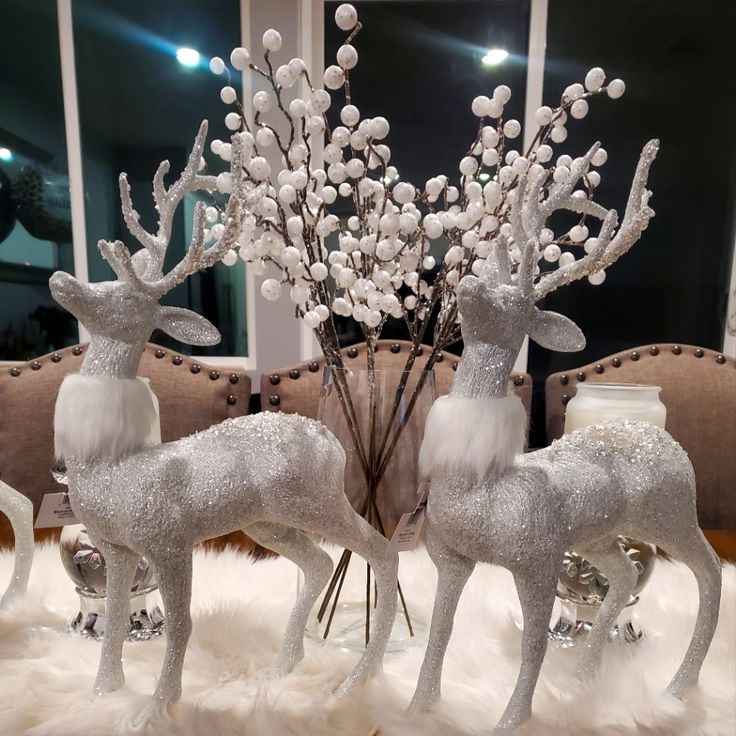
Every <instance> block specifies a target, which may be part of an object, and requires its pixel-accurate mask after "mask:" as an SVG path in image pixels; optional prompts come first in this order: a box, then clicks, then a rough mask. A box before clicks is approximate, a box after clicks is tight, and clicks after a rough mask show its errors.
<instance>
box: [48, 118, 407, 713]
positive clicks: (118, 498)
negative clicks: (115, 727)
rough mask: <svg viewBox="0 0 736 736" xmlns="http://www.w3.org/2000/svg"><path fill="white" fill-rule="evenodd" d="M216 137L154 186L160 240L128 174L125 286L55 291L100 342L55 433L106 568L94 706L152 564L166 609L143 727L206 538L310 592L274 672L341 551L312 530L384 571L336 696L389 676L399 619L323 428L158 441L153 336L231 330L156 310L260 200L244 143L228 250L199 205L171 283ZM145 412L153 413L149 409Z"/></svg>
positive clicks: (294, 419) (166, 675)
mask: <svg viewBox="0 0 736 736" xmlns="http://www.w3.org/2000/svg"><path fill="white" fill-rule="evenodd" d="M205 133H206V123H203V125H202V127H201V128H200V132H199V134H198V136H197V139H196V141H195V145H194V148H193V151H192V154H191V156H190V158H189V163H188V164H187V168H186V169H185V171H184V172H183V174H182V176H181V178H180V179H179V180H178V181H177V182H175V183H174V184H172V185H171V186H170V187H168V188H166V187H164V185H163V174H164V173H166V171H167V170H168V164H167V163H166V162H164V164H162V165H161V166H160V167H159V170H158V172H157V175H156V178H155V179H154V198H155V200H156V203H157V207H158V211H159V217H160V220H159V231H158V233H157V234H156V235H155V236H154V235H152V234H149V233H146V232H145V231H143V230H142V228H141V227H140V225H139V224H138V221H137V214H136V213H135V210H133V209H132V203H131V202H130V192H129V190H128V187H127V181H126V180H125V176H124V175H121V182H120V188H121V197H122V201H123V212H124V216H125V221H126V224H127V225H128V228H129V229H130V231H131V232H132V233H133V234H134V235H135V236H136V238H137V239H138V240H139V241H140V242H141V244H142V245H143V246H144V247H143V249H141V250H139V251H138V252H137V253H136V254H135V255H134V256H132V257H131V255H130V253H129V251H128V250H127V248H125V246H123V245H122V243H119V242H115V243H112V244H111V243H107V242H106V241H102V242H101V244H100V249H101V251H102V253H103V255H104V256H105V258H106V259H107V260H108V261H109V262H110V264H111V265H112V266H113V269H114V270H115V272H116V274H117V275H118V280H117V281H110V282H103V283H97V284H86V283H81V282H79V281H78V280H77V279H75V278H74V277H72V276H70V275H69V274H66V273H60V272H57V273H55V274H54V275H53V276H52V277H51V279H50V287H51V292H52V294H53V296H54V298H55V299H56V300H57V301H58V302H59V303H60V304H61V305H62V306H64V307H66V308H67V309H68V310H69V311H70V312H72V313H73V314H74V315H75V316H76V317H77V318H78V319H79V320H80V321H81V322H82V323H83V324H84V325H85V327H86V328H87V329H88V331H89V333H90V336H91V342H90V346H89V349H88V350H87V353H86V355H85V358H84V361H83V364H82V368H81V370H80V374H81V375H78V376H72V377H69V378H68V379H67V380H66V381H65V383H64V386H63V388H62V391H61V392H60V399H59V401H58V402H57V415H56V417H55V428H56V430H57V451H59V452H60V454H62V455H63V459H64V460H65V462H66V466H67V471H68V478H69V499H70V502H71V505H72V508H73V509H74V512H75V514H76V515H77V518H78V519H79V520H80V521H81V522H82V523H84V524H85V526H86V527H87V530H88V533H89V536H90V538H91V540H92V541H93V543H94V544H95V545H96V546H97V547H98V548H99V549H100V550H101V552H102V554H103V556H104V558H105V560H106V562H107V629H106V632H105V636H104V640H103V645H102V653H101V656H100V665H99V670H98V674H97V678H96V680H95V685H94V692H95V693H96V694H98V695H99V694H102V693H105V692H108V691H110V690H114V689H116V688H118V687H120V685H122V683H123V682H124V675H123V669H122V662H121V657H122V645H123V640H124V638H125V633H126V627H127V619H128V596H129V591H130V586H131V582H132V579H133V575H134V573H135V569H136V566H137V564H138V560H139V558H140V557H141V556H144V557H146V559H148V560H149V562H150V563H151V564H152V565H153V567H154V569H155V572H156V579H157V580H158V583H159V589H160V592H161V596H162V599H163V602H164V607H165V610H166V632H167V637H168V640H167V646H166V654H165V660H164V664H163V668H162V671H161V676H160V678H159V681H158V684H157V686H156V691H155V693H154V695H153V697H152V699H151V701H150V702H149V704H148V705H147V706H146V708H145V709H144V711H143V712H142V713H141V714H140V715H139V717H138V723H144V722H145V721H147V720H148V718H149V717H150V716H151V715H152V714H153V713H154V712H155V711H156V709H158V708H160V707H162V706H164V705H166V704H167V703H170V702H173V701H175V700H177V699H178V697H179V695H180V692H181V673H182V666H183V661H184V655H185V652H186V648H187V642H188V640H189V635H190V633H191V618H190V612H189V605H190V597H191V577H192V547H193V545H194V544H195V543H196V542H198V541H201V540H204V539H209V538H211V537H216V536H219V535H221V534H226V533H228V532H232V531H235V530H238V529H242V530H243V531H245V532H246V533H247V534H248V535H249V536H250V537H251V538H253V539H254V540H255V541H256V542H258V543H260V544H262V545H263V546H265V547H268V548H270V549H273V550H274V551H276V552H278V553H280V554H282V555H284V556H285V557H287V558H289V559H291V560H293V561H294V562H296V563H297V564H298V565H299V566H300V567H301V568H302V570H303V572H304V577H305V584H304V586H303V587H302V588H301V590H300V592H299V596H298V599H297V601H296V604H295V606H294V609H293V611H292V614H291V618H290V620H289V623H288V626H287V630H286V633H285V636H284V642H283V647H282V651H281V653H280V655H279V657H278V660H277V662H276V673H277V675H285V674H287V673H289V672H290V671H291V670H292V668H293V667H294V665H295V664H296V663H297V662H298V661H299V660H300V659H301V658H302V656H303V652H304V650H303V636H304V629H305V624H306V620H307V616H308V615H309V612H310V610H311V608H312V606H313V604H314V602H315V601H316V599H317V597H318V595H319V593H320V592H321V590H322V589H323V587H324V586H325V584H326V582H327V580H328V579H329V577H330V574H331V572H332V563H331V560H330V558H329V557H328V555H327V554H326V553H325V552H324V551H322V550H321V549H320V548H319V547H318V546H317V544H316V543H315V542H313V541H312V540H311V539H310V538H309V537H308V536H307V535H306V534H305V533H304V532H309V533H310V534H314V535H315V536H318V537H324V538H326V539H328V540H330V541H332V542H335V543H337V544H339V545H341V546H344V547H347V548H349V549H351V550H353V551H354V552H356V553H357V554H359V555H361V556H362V557H363V558H365V559H366V560H367V561H368V562H369V564H370V565H371V567H372V568H373V570H374V571H375V576H376V584H377V587H378V604H377V611H376V615H375V617H374V626H373V631H372V635H371V638H370V644H369V645H368V647H367V648H366V651H365V653H364V655H363V657H362V658H361V660H360V661H359V662H358V664H357V665H356V667H355V669H354V670H353V672H352V673H351V674H350V675H349V676H348V678H347V679H346V680H345V682H344V683H343V685H342V687H341V689H340V691H339V694H344V693H345V692H347V691H348V690H349V689H350V688H351V687H352V686H353V685H356V684H361V683H363V682H364V681H365V680H366V679H367V678H368V677H369V676H370V675H372V674H373V673H375V672H376V671H377V670H378V669H379V668H380V666H381V662H382V657H383V652H384V650H385V647H386V642H387V640H388V636H389V634H390V632H391V626H392V624H393V620H394V616H395V612H396V574H397V567H398V557H397V555H396V554H395V553H391V552H390V551H389V549H388V540H386V539H385V538H384V537H383V536H382V535H380V534H379V533H378V532H377V531H375V530H374V529H372V528H371V527H370V525H369V524H368V523H367V522H366V521H365V520H364V519H362V518H361V517H360V516H358V514H356V513H355V511H354V510H353V508H352V507H351V505H350V503H349V502H348V500H347V497H346V496H345V493H344V491H343V483H344V469H345V452H344V450H343V449H342V447H341V445H340V444H339V442H338V441H337V439H335V437H334V436H333V435H332V434H331V433H330V432H328V431H327V430H326V429H325V427H324V426H323V425H321V424H320V423H318V422H315V421H313V420H310V419H306V418H304V417H300V416H295V415H287V414H273V413H270V412H267V413H263V414H258V415H255V416H249V417H239V418H237V419H230V420H227V421H225V422H223V423H222V424H219V425H216V426H214V427H211V428H210V429H208V430H206V431H204V432H200V433H197V434H195V435H192V436H190V437H186V438H184V439H181V440H178V441H176V442H169V443H166V444H162V445H157V446H151V445H150V442H149V438H148V430H149V425H150V422H149V421H148V419H147V417H150V416H152V414H153V412H154V409H153V405H152V399H151V397H150V393H148V391H147V390H146V391H143V390H141V389H140V385H139V382H138V381H135V380H131V379H135V376H136V371H137V368H138V363H139V361H140V357H141V355H142V353H143V349H144V345H145V342H146V339H147V338H148V337H149V336H150V334H151V331H152V330H153V329H154V327H158V328H160V329H163V330H164V331H166V332H167V333H168V334H170V335H172V336H174V337H175V338H176V339H179V340H182V341H184V342H188V343H191V344H196V345H210V344H213V343H216V342H218V341H219V333H218V332H217V330H216V329H215V328H214V327H213V326H212V325H211V324H210V323H209V322H208V321H207V320H205V319H204V318H203V317H201V316H199V315H197V314H195V313H193V312H190V311H189V310H186V309H177V308H172V307H161V306H159V304H158V299H159V297H160V296H162V295H163V294H164V293H166V291H168V290H170V289H171V288H173V287H174V286H175V285H176V284H177V283H180V282H181V281H182V280H184V279H185V278H186V277H187V276H188V275H189V274H191V273H193V272H194V271H196V270H198V269H201V268H206V267H208V266H210V265H212V264H213V263H215V262H217V261H218V260H220V259H221V258H222V257H223V256H224V255H225V253H227V252H228V250H229V249H230V246H231V245H232V244H233V243H234V242H235V241H236V240H237V238H238V235H239V227H240V220H241V219H242V217H243V216H246V215H247V212H248V208H249V207H250V206H252V205H253V203H254V201H256V199H257V197H258V196H259V195H258V193H257V192H253V191H250V192H245V190H244V188H243V186H242V185H241V183H240V182H239V176H240V173H241V169H242V165H241V162H240V158H239V153H238V151H239V143H238V140H239V139H238V140H236V137H234V138H233V143H232V145H233V161H234V163H233V165H232V167H231V175H232V182H233V185H232V190H233V194H232V195H231V197H230V200H229V202H228V205H227V210H226V213H230V215H228V216H227V217H226V224H225V225H224V227H223V231H222V233H221V236H220V238H219V240H216V241H215V243H214V244H213V245H210V246H209V247H208V248H204V246H203V242H204V234H203V229H204V219H203V212H202V209H201V208H199V207H198V209H197V211H196V212H195V217H194V219H195V222H194V227H193V232H194V236H193V242H192V245H191V247H190V249H189V251H187V254H186V255H185V257H184V259H183V261H182V262H181V263H180V264H178V265H177V266H175V267H174V268H173V269H172V270H171V271H170V272H169V273H167V274H165V275H164V274H163V272H162V264H163V258H164V255H165V250H166V245H167V244H168V237H169V234H170V225H171V220H172V218H173V211H174V209H175V208H176V205H177V204H178V203H179V202H180V201H181V198H182V197H183V196H184V195H185V194H186V193H187V192H188V191H193V190H196V189H202V188H204V189H208V188H212V182H211V181H210V179H211V178H210V177H202V176H199V175H197V173H196V172H197V167H198V166H199V162H200V158H201V152H202V147H203V145H204V135H205ZM162 172H163V173H162ZM146 402H148V403H150V404H151V405H150V406H144V405H143V404H145V403H146ZM96 404H97V405H96ZM133 404H134V405H135V409H134V411H132V410H131V405H133ZM134 414H135V416H133V415H134ZM72 425H76V427H77V432H76V433H75V432H74V426H72ZM91 447H94V452H93V453H92V452H90V448H91Z"/></svg>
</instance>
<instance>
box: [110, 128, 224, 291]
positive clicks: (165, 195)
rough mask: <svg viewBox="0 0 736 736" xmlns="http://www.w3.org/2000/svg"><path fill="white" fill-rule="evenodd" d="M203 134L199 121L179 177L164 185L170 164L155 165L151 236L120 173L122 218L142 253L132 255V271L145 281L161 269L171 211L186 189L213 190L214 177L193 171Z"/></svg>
mask: <svg viewBox="0 0 736 736" xmlns="http://www.w3.org/2000/svg"><path fill="white" fill-rule="evenodd" d="M206 137H207V121H206V120H203V121H202V123H201V125H200V126H199V131H198V132H197V135H196V137H195V139H194V145H193V146H192V151H191V153H190V154H189V159H188V160H187V164H186V166H185V167H184V170H183V171H182V173H181V176H180V177H179V178H178V179H177V180H176V181H175V182H174V183H173V184H172V185H171V186H170V187H168V188H167V187H166V185H165V184H164V176H166V174H167V173H168V171H169V167H170V164H169V162H168V161H162V162H161V163H160V164H159V167H158V169H157V170H156V174H155V175H154V177H153V199H154V202H155V203H156V210H157V211H158V217H159V219H158V231H157V232H156V234H155V235H154V234H153V233H149V232H148V231H147V230H146V229H145V228H144V227H143V226H142V225H141V223H140V219H139V216H138V212H137V211H136V210H135V208H134V206H133V201H132V199H131V196H130V184H129V183H128V175H127V174H125V173H122V174H120V177H119V184H120V201H121V203H122V211H123V219H124V220H125V224H126V226H127V228H128V230H129V231H130V233H131V235H133V237H134V238H135V239H136V240H138V242H139V243H140V244H141V245H142V246H143V248H144V249H145V250H143V251H139V252H140V253H144V254H146V257H145V258H144V256H142V255H141V256H138V255H137V254H136V256H134V257H133V264H134V266H135V267H136V271H137V272H138V273H140V275H141V276H142V277H143V279H144V280H146V281H151V280H152V279H155V278H156V277H157V276H160V274H161V272H162V269H163V263H164V257H165V255H166V249H167V247H168V245H169V240H170V239H171V226H172V223H173V220H174V214H175V212H176V208H177V207H178V206H179V203H180V202H181V200H182V199H183V198H184V197H185V196H186V195H187V194H188V193H189V192H194V191H210V192H211V191H215V190H216V189H217V177H215V176H203V175H200V174H198V173H197V172H198V171H199V166H200V161H201V160H202V152H203V150H204V142H205V139H206Z"/></svg>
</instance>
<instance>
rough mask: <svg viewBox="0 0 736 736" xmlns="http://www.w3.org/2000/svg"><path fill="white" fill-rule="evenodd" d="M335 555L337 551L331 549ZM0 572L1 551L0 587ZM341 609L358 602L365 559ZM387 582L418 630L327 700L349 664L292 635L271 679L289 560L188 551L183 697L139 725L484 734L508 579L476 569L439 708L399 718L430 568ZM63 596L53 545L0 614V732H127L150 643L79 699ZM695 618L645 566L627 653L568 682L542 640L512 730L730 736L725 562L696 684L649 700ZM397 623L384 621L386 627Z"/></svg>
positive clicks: (500, 679) (503, 682) (223, 732)
mask: <svg viewBox="0 0 736 736" xmlns="http://www.w3.org/2000/svg"><path fill="white" fill-rule="evenodd" d="M331 551H332V553H333V554H334V555H335V556H336V555H337V550H331ZM11 566H12V557H11V555H10V554H9V553H7V552H5V553H0V586H2V585H3V584H4V582H5V581H6V580H7V579H8V577H9V574H10V570H11ZM355 570H356V571H357V572H358V574H357V575H356V576H355V578H354V579H353V580H349V581H348V583H347V584H346V586H347V587H346V588H345V591H344V596H345V598H344V600H349V599H350V598H359V597H360V594H361V592H362V589H363V587H364V580H365V579H364V576H363V575H364V570H365V568H364V566H363V565H356V566H355ZM400 575H401V580H402V585H403V588H404V590H405V592H406V597H407V601H408V604H409V606H410V610H411V611H412V614H413V618H414V620H415V623H416V625H417V626H418V629H419V632H420V635H419V637H418V638H417V640H416V645H415V646H411V647H410V648H408V649H407V650H405V651H402V652H399V653H395V654H391V655H389V656H387V658H386V661H385V667H384V672H383V674H382V675H381V676H379V677H378V678H377V679H376V680H374V681H373V682H372V683H371V684H370V685H369V686H368V687H366V688H364V689H362V690H360V691H358V692H355V693H353V694H351V695H350V696H348V698H347V699H345V700H341V701H336V700H335V699H334V698H333V697H332V695H333V693H334V691H335V690H336V688H337V687H338V685H339V684H340V682H341V680H342V678H343V677H344V676H345V675H347V673H348V672H349V670H350V668H351V667H352V666H353V664H354V663H355V661H356V659H357V654H355V653H354V652H345V651H340V650H339V649H337V648H335V647H334V646H331V645H329V644H327V645H320V643H318V642H317V641H315V640H313V639H307V640H306V656H305V659H304V660H303V661H302V662H301V663H300V664H299V665H298V666H297V668H296V670H295V671H294V672H293V673H292V674H291V675H289V676H288V677H286V678H283V679H281V680H273V679H272V677H271V668H272V666H273V664H274V661H275V658H276V655H277V652H278V649H279V645H280V638H281V635H282V633H283V630H284V627H285V623H286V619H287V617H288V614H289V611H290V608H291V605H292V603H293V600H294V596H295V594H296V587H297V574H296V569H295V567H294V566H293V565H292V564H291V563H290V562H288V561H287V560H285V559H283V558H269V559H264V560H261V561H255V560H254V559H253V558H252V557H249V556H246V555H242V554H238V553H236V552H234V551H225V552H222V553H214V552H206V551H204V550H198V551H197V552H196V553H195V556H194V593H193V602H192V611H193V618H194V629H193V633H192V638H191V641H190V646H189V649H188V651H187V656H186V661H185V671H184V692H183V696H182V700H181V702H180V703H178V704H177V705H176V706H174V707H173V708H171V709H170V711H169V713H168V714H165V715H164V716H162V717H161V718H160V719H159V720H158V721H155V722H153V723H152V724H151V726H150V727H149V728H148V729H147V730H146V731H144V733H147V734H164V733H165V734H176V735H177V736H194V735H195V734H196V735H197V736H202V735H204V734H206V735H207V736H231V735H232V736H235V735H236V734H239V735H242V734H246V733H247V734H248V735H249V736H267V735H268V736H274V735H278V736H281V735H282V734H284V735H286V734H315V735H317V734H318V735H319V736H333V735H334V736H345V735H347V734H349V735H350V736H352V735H353V734H356V735H357V736H368V735H369V734H370V733H373V732H375V729H376V728H377V729H378V730H379V731H380V733H381V734H382V735H383V736H409V735H410V734H411V735H412V736H419V735H420V734H421V736H460V735H461V734H480V733H490V732H491V730H492V726H493V724H494V723H495V722H496V720H497V719H498V717H499V716H500V714H501V712H502V710H503V707H504V705H505V703H506V701H507V699H508V697H509V695H510V693H511V690H512V688H513V683H514V681H515V678H516V675H517V672H518V666H519V648H520V636H521V634H520V629H519V624H520V610H519V603H518V598H517V596H516V592H515V588H514V585H513V580H512V578H511V575H510V574H509V573H508V572H507V571H506V570H503V569H502V568H498V567H494V566H490V565H478V566H477V568H476V570H475V572H474V573H473V575H472V576H471V578H470V581H469V583H468V585H467V587H466V590H465V592H464V594H463V596H462V598H461V601H460V606H459V609H458V613H457V616H456V622H455V629H454V632H453V636H452V639H451V641H450V646H449V650H448V654H447V659H446V664H445V678H444V683H443V700H442V702H440V703H439V704H438V705H437V706H435V708H434V709H433V711H432V712H431V713H430V714H429V715H426V716H423V717H422V718H420V719H418V720H416V721H410V720H408V719H407V718H406V717H405V715H404V710H405V708H406V705H407V703H408V702H409V699H410V697H411V694H412V692H413V688H414V685H415V683H416V677H417V674H418V671H419V666H420V664H421V660H422V657H423V652H424V633H425V632H426V627H427V624H428V619H429V615H430V611H431V607H432V602H433V597H434V589H435V580H436V575H435V571H434V566H433V565H432V563H431V561H430V560H429V558H428V556H427V555H426V552H425V551H423V550H417V551H413V552H406V553H402V555H401V570H400ZM76 603H77V601H76V595H75V593H74V590H73V587H72V585H71V582H70V581H69V579H68V578H67V577H66V574H65V573H64V571H63V569H62V567H61V564H60V560H59V556H58V550H57V549H56V548H55V547H54V546H45V547H41V548H38V550H37V555H36V560H35V563H34V568H33V572H32V575H31V585H30V591H29V595H28V596H27V597H26V598H25V599H24V600H22V601H20V602H19V603H18V604H17V605H16V606H15V607H14V608H12V609H10V610H8V611H4V612H0V724H2V727H0V732H2V734H3V736H16V735H19V734H28V736H80V734H82V733H83V734H85V736H111V734H126V733H129V728H128V724H129V722H130V720H131V718H132V717H133V716H134V715H135V714H136V713H137V712H138V711H139V710H140V709H141V708H142V707H143V705H144V704H145V702H146V700H147V697H148V695H149V694H150V693H151V692H152V690H153V688H154V685H155V680H156V677H157V674H158V671H159V669H160V667H161V662H162V656H163V647H164V644H165V641H164V638H163V637H162V638H159V639H157V640H154V641H151V642H146V643H135V644H126V645H125V649H124V653H123V654H124V665H125V671H126V675H127V682H126V684H125V685H124V686H123V688H121V690H119V691H117V692H115V693H112V694H110V695H108V696H106V697H105V698H103V699H100V700H97V701H94V702H91V701H90V700H89V698H88V694H89V692H90V688H91V686H92V681H93V678H94V673H95V670H96V666H97V659H98V656H99V644H98V643H97V642H93V641H88V640H83V639H80V638H79V637H77V636H76V635H72V634H68V633H66V632H65V625H66V622H67V621H68V619H69V618H70V617H71V616H72V615H73V614H74V613H76ZM696 609H697V586H696V581H695V579H694V577H693V575H692V574H691V573H690V572H689V570H687V569H686V568H685V567H684V566H682V565H680V564H679V563H672V562H667V561H658V562H657V565H656V566H655V569H654V573H653V576H652V580H651V582H650V584H649V585H648V587H647V588H646V589H645V590H644V592H643V593H642V596H641V601H640V603H639V604H638V605H637V607H636V612H637V616H638V620H639V624H640V626H641V627H642V628H643V630H644V632H645V638H644V640H643V641H642V642H641V643H640V644H638V645H623V644H619V645H615V644H611V645H609V646H608V647H607V651H606V653H605V657H604V667H603V670H602V672H601V674H600V676H598V677H596V678H595V679H594V680H593V681H591V682H587V683H581V682H579V681H577V680H576V679H575V678H574V676H573V672H574V667H575V659H576V652H575V650H574V649H559V648H556V647H554V646H550V648H549V649H548V653H547V657H546V660H545V663H544V666H543V668H542V674H541V678H540V682H539V686H538V688H537V694H536V696H535V701H534V710H535V713H534V718H533V720H532V721H531V722H530V723H529V724H528V726H526V727H525V728H524V729H523V730H520V731H519V734H520V735H523V734H535V736H536V735H539V736H546V735H549V736H553V735H554V736H560V734H566V735H570V736H583V735H585V736H590V735H591V734H599V733H600V734H607V733H608V734H613V733H615V734H616V736H627V735H629V734H640V733H641V734H649V735H651V734H655V733H656V734H662V735H664V734H667V736H679V734H683V736H697V735H699V734H707V735H708V736H721V735H723V736H733V733H734V732H736V625H735V624H736V567H734V566H733V565H726V566H725V568H724V589H723V597H722V605H721V621H720V623H719V627H718V631H717V633H716V638H715V640H714V643H713V646H712V648H711V651H710V653H709V655H708V658H707V659H706V663H705V666H704V669H703V673H702V678H701V685H700V686H699V687H698V688H697V689H696V690H695V691H693V692H692V693H690V695H689V696H688V698H686V700H685V702H679V701H674V700H673V699H671V698H669V697H667V696H663V695H662V691H663V690H664V688H665V686H666V684H667V682H668V680H669V679H670V677H671V676H672V675H673V674H674V672H675V670H676V669H677V667H678V666H679V663H680V660H681V658H682V656H683V653H684V651H685V648H686V646H687V643H688V641H689V638H690V634H691V631H692V626H693V622H694V617H695V613H696ZM399 625H400V624H399V623H397V626H399Z"/></svg>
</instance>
